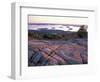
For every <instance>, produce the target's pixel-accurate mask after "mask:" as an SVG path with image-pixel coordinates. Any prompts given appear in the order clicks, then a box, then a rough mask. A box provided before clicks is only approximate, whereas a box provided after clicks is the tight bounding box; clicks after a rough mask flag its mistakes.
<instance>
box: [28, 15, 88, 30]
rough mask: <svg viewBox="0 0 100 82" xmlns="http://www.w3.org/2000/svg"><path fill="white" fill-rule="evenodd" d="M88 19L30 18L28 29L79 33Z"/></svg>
mask: <svg viewBox="0 0 100 82" xmlns="http://www.w3.org/2000/svg"><path fill="white" fill-rule="evenodd" d="M87 23H88V18H75V17H74V18H73V17H54V16H53V17H52V16H28V29H29V30H38V29H41V28H47V29H49V30H50V29H53V30H63V31H78V30H79V28H80V26H81V25H87Z"/></svg>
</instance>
